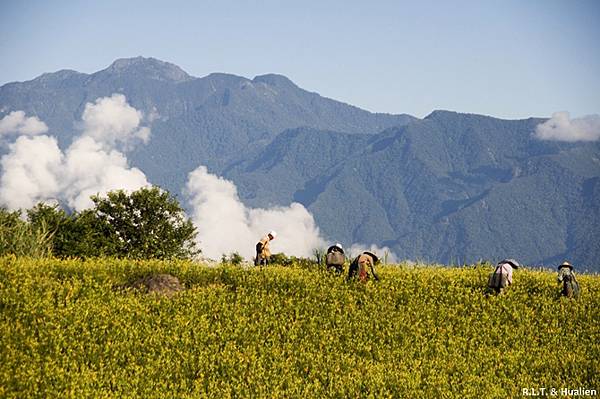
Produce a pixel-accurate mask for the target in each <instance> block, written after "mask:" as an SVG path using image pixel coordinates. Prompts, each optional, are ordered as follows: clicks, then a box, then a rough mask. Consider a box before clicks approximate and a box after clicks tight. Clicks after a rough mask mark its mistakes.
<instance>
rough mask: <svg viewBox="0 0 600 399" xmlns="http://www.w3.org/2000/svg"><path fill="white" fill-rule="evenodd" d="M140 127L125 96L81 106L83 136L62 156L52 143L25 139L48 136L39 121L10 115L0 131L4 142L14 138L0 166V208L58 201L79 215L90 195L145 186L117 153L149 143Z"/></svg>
mask: <svg viewBox="0 0 600 399" xmlns="http://www.w3.org/2000/svg"><path fill="white" fill-rule="evenodd" d="M141 121H142V114H141V112H139V111H137V110H136V109H135V108H133V107H131V106H130V105H129V104H127V101H126V99H125V96H123V95H120V94H115V95H113V96H112V97H104V98H100V99H98V100H97V101H96V102H95V103H88V104H86V106H85V110H84V112H83V116H82V123H81V127H82V134H81V135H80V136H78V137H76V138H75V140H74V141H73V143H72V144H71V145H70V146H69V148H67V150H66V151H65V152H63V151H61V149H60V148H59V147H58V143H57V141H56V138H55V137H51V136H48V135H34V136H33V137H29V136H30V135H33V134H34V133H35V134H40V133H45V132H47V131H48V128H47V126H46V125H45V124H44V123H43V122H41V121H40V120H39V119H37V118H36V117H29V118H26V117H25V113H24V112H23V111H15V112H12V113H10V114H9V115H7V116H6V117H4V118H3V119H2V120H1V121H0V126H3V128H4V130H3V132H5V133H4V134H5V135H6V136H9V135H11V134H16V135H18V136H19V137H17V139H16V140H15V142H13V143H11V144H9V147H8V148H9V153H8V154H6V155H5V156H3V157H2V160H1V161H0V165H1V167H2V175H1V176H0V204H1V205H4V206H6V207H7V208H9V209H19V208H31V207H32V206H34V205H35V204H37V203H38V202H55V201H58V202H60V203H64V204H67V205H68V206H69V207H71V208H72V209H75V210H77V211H81V210H83V209H86V208H89V207H91V206H92V205H93V203H92V201H91V200H90V198H89V197H90V196H91V195H94V194H100V195H103V194H106V193H107V192H108V191H110V190H115V189H124V190H136V189H139V188H141V187H143V186H146V185H148V184H149V183H148V181H147V180H146V176H145V175H144V173H143V172H142V171H141V170H139V169H137V168H131V167H129V165H128V162H127V158H126V156H125V155H124V153H123V152H121V151H120V149H128V148H131V146H133V145H134V144H135V143H137V142H139V141H142V142H143V141H147V140H148V138H149V135H150V130H149V128H147V127H140V123H141Z"/></svg>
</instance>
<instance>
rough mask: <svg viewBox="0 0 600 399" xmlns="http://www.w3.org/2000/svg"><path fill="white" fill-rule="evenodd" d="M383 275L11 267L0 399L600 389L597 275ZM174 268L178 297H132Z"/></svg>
mask: <svg viewBox="0 0 600 399" xmlns="http://www.w3.org/2000/svg"><path fill="white" fill-rule="evenodd" d="M491 271H492V267H491V266H489V265H488V266H485V265H484V266H472V267H463V268H444V267H436V266H424V265H423V266H408V265H398V266H387V267H382V268H379V275H380V277H381V281H380V282H378V283H374V282H369V283H367V284H362V283H347V282H346V281H345V279H344V277H337V276H334V275H331V274H328V273H327V272H325V271H322V270H319V269H317V268H316V267H315V268H313V269H311V268H306V267H304V268H303V267H277V266H276V267H269V268H265V269H262V270H261V269H258V268H242V267H234V266H222V267H213V268H209V267H205V266H202V265H199V264H196V263H192V262H184V261H174V262H170V261H139V262H136V261H131V260H114V259H98V260H88V261H79V260H70V261H61V260H52V259H41V260H38V259H26V258H15V257H4V258H0V397H6V398H24V397H27V398H30V397H40V398H48V397H60V398H68V397H71V398H82V397H94V398H101V397H107V398H108V397H119V398H121V397H143V398H154V397H157V398H158V397H160V398H163V397H164V398H174V397H177V398H185V397H189V398H198V397H215V398H227V397H268V398H273V397H285V398H289V397H377V398H380V397H407V398H415V397H425V398H455V397H460V398H481V397H486V398H495V397H498V398H508V397H521V396H522V395H523V392H524V391H523V390H524V389H532V388H533V389H538V388H547V389H548V390H550V389H551V388H555V389H559V390H560V389H561V388H569V389H576V388H586V389H595V390H596V391H597V392H600V323H599V321H600V277H599V276H595V275H579V276H578V280H579V282H580V284H581V286H582V293H581V297H580V298H579V300H570V299H566V298H561V297H560V296H559V287H558V286H557V285H556V282H555V279H556V273H554V272H548V271H532V270H526V269H519V270H517V271H516V272H515V274H514V285H513V286H512V287H510V288H509V290H508V292H507V293H506V294H505V295H502V296H487V295H486V290H485V286H486V282H487V277H488V274H489V273H490V272H491ZM154 273H170V274H172V275H174V276H176V277H178V278H179V279H180V281H181V282H182V283H183V284H184V285H185V287H186V289H185V290H184V291H182V292H179V293H177V294H175V295H174V296H172V297H166V296H160V295H157V294H145V293H142V292H139V291H135V290H132V289H124V288H123V287H124V286H126V285H127V284H128V283H130V282H132V281H133V280H134V279H135V278H137V277H142V276H146V275H149V274H154Z"/></svg>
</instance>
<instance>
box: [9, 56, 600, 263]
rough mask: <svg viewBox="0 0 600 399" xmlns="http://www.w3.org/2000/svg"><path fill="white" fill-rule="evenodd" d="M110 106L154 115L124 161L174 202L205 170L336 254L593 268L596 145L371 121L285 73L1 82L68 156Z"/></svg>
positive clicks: (478, 125)
mask: <svg viewBox="0 0 600 399" xmlns="http://www.w3.org/2000/svg"><path fill="white" fill-rule="evenodd" d="M113 93H123V94H125V95H126V97H127V100H128V102H129V103H130V104H131V105H132V106H133V107H135V108H137V109H140V110H142V111H143V112H144V114H145V115H146V116H150V115H152V118H153V122H152V136H151V140H150V142H149V143H148V144H147V145H145V146H140V147H139V148H137V149H136V150H135V151H133V152H132V153H131V154H129V159H130V161H131V163H132V164H133V165H134V166H136V167H139V168H140V169H142V170H143V171H144V172H145V173H146V175H147V176H148V179H149V180H150V181H152V182H153V183H155V184H158V185H160V186H162V187H164V188H166V189H168V190H170V191H171V192H173V193H175V194H178V195H179V194H181V189H182V187H183V186H184V184H185V180H186V179H187V174H188V173H189V172H190V171H191V170H193V169H195V168H196V167H197V166H198V165H199V164H203V165H207V166H208V168H209V170H210V171H211V172H213V173H217V174H219V175H222V176H224V177H226V178H228V179H231V180H233V181H234V182H235V183H236V185H237V187H238V190H239V193H240V196H241V198H242V200H243V201H244V202H245V203H246V204H247V205H250V206H261V207H264V206H270V205H287V204H289V203H290V202H291V201H298V202H300V203H302V204H304V205H305V206H306V207H307V208H308V209H309V210H310V211H311V212H312V213H313V214H314V215H315V219H316V221H317V224H318V225H319V227H320V228H321V230H322V231H323V232H324V233H325V234H326V236H327V237H329V238H331V239H332V240H335V241H340V242H342V243H344V244H350V243H354V242H364V243H371V242H372V243H376V244H378V245H380V246H381V245H387V246H389V247H390V248H391V249H392V250H393V251H394V252H395V253H397V254H398V255H399V256H400V257H402V258H409V259H422V260H426V261H434V262H441V263H458V262H461V263H462V262H473V261H477V260H478V259H492V260H494V259H497V258H501V257H506V256H513V257H517V258H519V259H520V260H522V261H523V262H525V263H530V264H542V263H543V264H546V265H548V264H554V263H556V262H559V261H562V260H563V259H569V260H571V261H573V262H575V263H576V264H578V265H584V266H585V267H588V268H592V269H595V270H600V269H599V268H598V265H599V264H600V262H599V261H598V259H600V239H599V237H600V234H599V233H600V227H599V226H600V200H599V198H600V144H598V143H583V144H582V143H560V142H551V141H540V140H537V139H536V138H534V137H533V135H532V133H533V132H534V131H535V127H536V126H537V125H538V124H539V123H541V122H543V121H544V120H543V119H536V118H530V119H525V120H501V119H496V118H492V117H487V116H482V115H474V114H460V113H455V112H449V111H434V112H432V113H431V114H430V115H428V116H427V117H426V118H424V119H418V118H415V117H412V116H410V115H405V114H402V115H389V114H373V113H370V112H368V111H365V110H361V109H359V108H357V107H354V106H351V105H347V104H344V103H341V102H338V101H334V100H331V99H327V98H324V97H321V96H320V95H318V94H316V93H311V92H308V91H306V90H303V89H301V88H299V87H298V86H297V85H296V84H294V83H293V82H292V81H291V80H289V79H288V78H287V77H285V76H282V75H276V74H267V75H261V76H257V77H255V78H253V79H247V78H244V77H240V76H235V75H230V74H223V73H214V74H210V75H208V76H206V77H202V78H196V77H193V76H190V75H189V74H187V73H186V72H185V71H183V70H182V69H181V68H179V67H178V66H176V65H174V64H170V63H168V62H164V61H160V60H156V59H153V58H143V57H136V58H132V59H121V60H116V61H115V62H114V63H113V64H111V65H110V66H109V67H108V68H106V69H104V70H102V71H99V72H96V73H93V74H82V73H79V72H76V71H70V70H62V71H58V72H55V73H49V74H44V75H42V76H40V77H38V78H36V79H33V80H31V81H28V82H21V83H10V84H6V85H4V86H2V87H0V118H2V117H3V116H4V115H6V114H7V113H8V112H10V111H11V110H23V111H25V112H26V113H27V114H29V115H37V116H38V117H39V118H40V119H42V120H43V121H44V122H46V123H47V124H48V126H49V127H50V132H51V134H53V135H55V136H57V138H58V140H59V144H60V146H61V147H62V148H65V147H66V146H68V144H69V143H70V141H71V140H72V138H73V136H74V134H75V131H76V129H75V128H74V126H75V123H76V122H77V121H78V120H80V118H81V114H82V112H83V107H84V106H85V104H86V103H87V102H91V101H94V100H96V99H97V98H98V97H104V96H110V95H112V94H113ZM0 151H2V149H1V148H0Z"/></svg>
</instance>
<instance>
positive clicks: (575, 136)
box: [535, 112, 600, 142]
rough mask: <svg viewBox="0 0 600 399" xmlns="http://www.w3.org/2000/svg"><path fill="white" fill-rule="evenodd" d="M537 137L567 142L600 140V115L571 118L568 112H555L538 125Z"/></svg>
mask: <svg viewBox="0 0 600 399" xmlns="http://www.w3.org/2000/svg"><path fill="white" fill-rule="evenodd" d="M535 137H537V138H538V139H540V140H554V141H567V142H576V141H597V140H600V115H587V116H584V117H581V118H573V119H571V117H570V115H569V113H568V112H555V113H554V114H552V118H550V119H549V120H547V121H546V122H544V123H541V124H539V125H538V126H537V127H536V130H535Z"/></svg>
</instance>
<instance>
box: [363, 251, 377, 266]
mask: <svg viewBox="0 0 600 399" xmlns="http://www.w3.org/2000/svg"><path fill="white" fill-rule="evenodd" d="M363 254H367V255H369V256H370V257H371V258H373V264H375V263H377V262H379V258H378V257H377V255H375V254H374V253H373V252H369V251H365V252H363Z"/></svg>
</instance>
